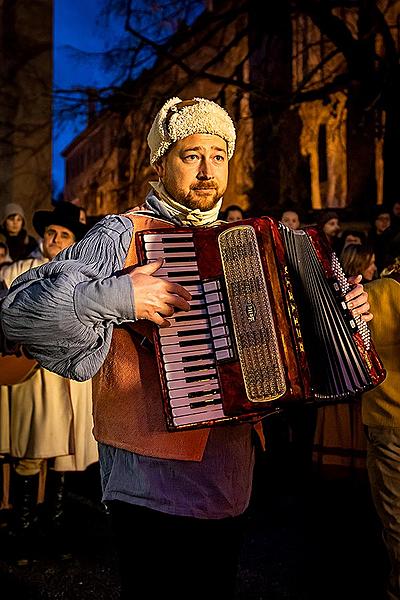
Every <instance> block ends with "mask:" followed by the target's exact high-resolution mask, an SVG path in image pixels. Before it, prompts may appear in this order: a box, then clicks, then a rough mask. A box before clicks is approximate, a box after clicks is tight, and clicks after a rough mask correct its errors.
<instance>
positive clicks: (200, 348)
mask: <svg viewBox="0 0 400 600" xmlns="http://www.w3.org/2000/svg"><path fill="white" fill-rule="evenodd" d="M185 350H187V348H185V347H182V346H179V344H173V345H171V346H162V347H161V352H162V353H163V354H182V353H183V352H184V351H185ZM206 350H213V345H212V342H211V341H210V342H209V343H208V344H198V345H196V348H194V346H193V348H191V352H190V353H191V354H193V353H195V354H197V356H198V355H199V354H201V353H202V352H205V351H206Z"/></svg>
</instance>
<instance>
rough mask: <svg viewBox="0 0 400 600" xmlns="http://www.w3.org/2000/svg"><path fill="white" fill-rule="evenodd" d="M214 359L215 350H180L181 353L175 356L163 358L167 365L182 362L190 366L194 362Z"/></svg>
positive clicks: (169, 354) (169, 355) (166, 355)
mask: <svg viewBox="0 0 400 600" xmlns="http://www.w3.org/2000/svg"><path fill="white" fill-rule="evenodd" d="M210 348H212V344H211V343H210ZM210 357H211V358H213V357H214V352H213V350H204V351H202V352H199V351H198V350H197V348H196V349H193V348H190V347H189V348H180V349H179V352H178V353H176V354H174V353H166V354H165V356H164V358H163V362H164V364H165V365H168V364H170V363H174V362H181V363H183V364H185V365H188V366H190V365H191V364H192V363H193V361H194V360H197V359H199V360H208V359H209V358H210Z"/></svg>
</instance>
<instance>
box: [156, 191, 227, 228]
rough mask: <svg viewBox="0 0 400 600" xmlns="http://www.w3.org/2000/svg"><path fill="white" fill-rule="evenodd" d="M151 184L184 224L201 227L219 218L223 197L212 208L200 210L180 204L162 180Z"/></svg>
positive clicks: (171, 211) (161, 200) (162, 200)
mask: <svg viewBox="0 0 400 600" xmlns="http://www.w3.org/2000/svg"><path fill="white" fill-rule="evenodd" d="M150 185H151V187H152V188H153V190H154V191H155V192H156V194H157V197H158V199H159V200H160V202H162V203H163V204H164V205H166V207H167V208H168V211H169V212H170V213H171V214H172V215H173V216H176V217H178V218H179V220H180V221H182V224H183V225H188V226H189V227H200V226H201V225H209V224H210V223H214V221H216V220H217V219H218V213H219V211H220V209H221V205H222V198H220V199H219V200H218V202H217V204H216V205H215V206H214V208H212V209H211V210H204V211H203V210H199V209H198V208H196V209H195V210H192V209H190V208H188V207H187V206H183V204H179V202H177V201H176V200H174V199H173V198H171V196H170V195H169V194H168V192H167V190H166V189H165V187H164V184H163V183H162V181H160V180H158V181H150Z"/></svg>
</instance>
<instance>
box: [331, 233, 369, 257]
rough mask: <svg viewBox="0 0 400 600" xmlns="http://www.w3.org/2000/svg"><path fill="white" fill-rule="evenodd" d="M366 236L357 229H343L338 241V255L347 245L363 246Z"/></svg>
mask: <svg viewBox="0 0 400 600" xmlns="http://www.w3.org/2000/svg"><path fill="white" fill-rule="evenodd" d="M366 241H367V235H366V233H364V231H360V230H359V229H344V230H343V231H342V233H341V234H340V237H339V240H338V247H337V252H338V254H340V253H341V252H342V251H343V250H344V249H345V248H346V246H348V245H349V244H365V243H366Z"/></svg>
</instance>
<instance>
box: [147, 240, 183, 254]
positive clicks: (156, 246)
mask: <svg viewBox="0 0 400 600" xmlns="http://www.w3.org/2000/svg"><path fill="white" fill-rule="evenodd" d="M144 247H145V250H146V251H147V252H149V251H150V252H151V251H153V252H154V251H155V250H162V251H163V250H164V249H165V248H177V247H179V248H193V247H194V244H193V242H178V243H176V242H175V243H170V244H162V243H161V242H146V241H145V244H144Z"/></svg>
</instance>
